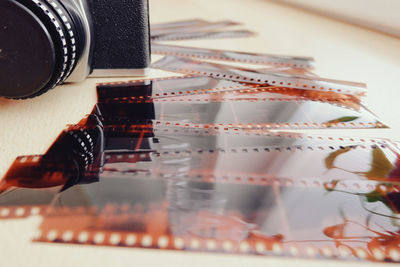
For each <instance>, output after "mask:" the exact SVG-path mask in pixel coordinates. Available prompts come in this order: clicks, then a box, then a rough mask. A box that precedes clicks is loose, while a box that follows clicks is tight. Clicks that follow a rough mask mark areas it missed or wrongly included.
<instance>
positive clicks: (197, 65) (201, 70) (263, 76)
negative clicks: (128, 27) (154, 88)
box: [152, 56, 366, 95]
mask: <svg viewBox="0 0 400 267" xmlns="http://www.w3.org/2000/svg"><path fill="white" fill-rule="evenodd" d="M152 67H154V68H158V69H162V70H167V71H172V72H180V73H186V74H195V75H200V76H211V77H214V78H219V79H227V80H233V81H238V82H247V83H254V84H268V85H272V86H282V87H288V88H295V89H305V90H316V91H324V92H337V93H341V94H349V95H364V94H365V93H366V89H365V84H361V83H353V82H345V81H337V80H330V79H322V78H318V77H309V76H305V75H290V74H288V73H282V72H268V71H267V70H262V71H261V72H258V71H257V70H255V69H254V70H251V69H241V68H237V67H233V66H229V65H222V64H215V63H210V62H204V61H203V62H202V61H195V60H191V59H186V58H179V57H173V56H166V57H164V58H162V59H161V60H159V61H157V62H155V63H154V64H153V65H152Z"/></svg>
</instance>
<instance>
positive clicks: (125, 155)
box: [0, 76, 400, 262]
mask: <svg viewBox="0 0 400 267" xmlns="http://www.w3.org/2000/svg"><path fill="white" fill-rule="evenodd" d="M221 82H222V84H221ZM178 84H179V85H178ZM243 87H245V88H243ZM204 91H205V92H208V94H204ZM179 92H182V94H180V93H179ZM309 92H314V94H316V95H314V94H309ZM316 96H318V97H319V98H320V99H319V100H318V101H316V99H317V98H315V99H313V101H312V100H311V99H312V98H313V97H316ZM273 99H280V100H279V101H277V102H278V103H291V102H292V101H294V103H297V101H298V100H299V99H301V100H302V101H303V100H304V101H310V102H312V103H321V104H327V105H332V106H335V107H339V106H338V105H339V104H338V103H339V102H340V101H338V100H340V99H341V101H343V103H345V102H346V101H347V102H349V103H353V104H352V105H354V106H351V107H350V106H349V107H340V108H343V109H345V110H353V111H354V110H355V109H357V108H358V109H360V107H359V103H358V102H357V101H358V100H359V99H358V98H357V97H355V96H353V95H342V94H338V93H333V92H317V91H308V90H298V89H290V88H274V87H272V88H268V86H260V87H252V88H249V87H248V85H247V84H244V83H235V82H232V81H224V80H218V79H214V78H210V77H194V76H190V77H180V78H178V77H174V78H170V79H156V80H141V81H137V82H127V83H114V84H101V85H99V87H98V102H99V103H98V104H97V105H96V107H95V108H94V109H93V112H92V114H90V115H88V116H87V117H86V118H84V119H82V120H81V122H79V124H77V125H70V126H68V128H67V129H65V130H64V131H63V132H62V133H61V134H60V136H59V137H58V138H57V140H56V141H55V142H54V144H53V145H52V146H51V147H50V148H49V149H48V151H47V152H46V154H45V155H32V156H21V157H18V158H17V159H16V161H15V162H14V164H13V165H12V166H11V168H10V170H9V171H8V172H7V174H6V176H5V178H4V179H3V180H2V183H1V188H0V189H1V193H0V218H3V219H4V218H24V217H27V216H30V215H41V216H43V218H44V220H43V223H42V225H41V226H40V231H41V234H40V235H39V236H38V237H37V238H36V239H35V240H36V241H39V242H54V243H66V244H84V245H107V246H126V247H141V248H158V249H171V250H187V251H204V252H207V251H208V252H220V253H238V254H249V255H265V256H268V255H281V256H287V257H309V258H332V259H333V258H334V259H343V260H354V259H358V260H368V261H391V262H398V261H399V260H400V259H399V256H400V251H399V245H398V244H399V242H398V240H399V235H398V232H399V230H398V229H399V215H398V214H399V209H398V206H399V203H398V194H399V193H398V192H399V186H398V183H399V181H400V173H399V168H400V165H399V158H400V153H399V150H398V147H397V146H396V145H395V144H394V143H392V142H391V141H390V140H385V139H357V138H332V137H318V136H309V135H302V134H293V133H279V132H278V133H272V132H267V131H265V130H263V129H258V130H257V129H249V128H247V127H236V128H235V127H221V126H215V127H196V125H194V126H193V127H190V125H189V126H186V125H185V124H186V121H191V122H192V121H195V120H199V119H201V118H203V117H202V116H201V115H199V114H201V112H202V110H204V112H207V110H208V108H209V107H207V106H203V107H202V108H195V109H192V108H191V109H189V110H195V112H192V113H190V112H188V111H182V110H179V112H178V113H179V114H181V116H187V117H185V118H184V119H183V120H182V119H179V120H177V121H179V123H178V124H177V123H171V122H170V121H167V120H165V123H157V120H155V118H160V117H158V116H160V115H161V114H162V116H163V117H165V116H172V114H175V113H171V112H170V111H169V110H168V108H170V107H168V106H169V105H170V104H179V105H184V106H187V107H189V106H190V105H191V106H193V107H196V106H195V105H194V104H196V103H198V104H209V103H218V104H220V105H222V106H224V105H226V103H235V102H237V103H242V101H245V102H246V101H248V102H249V103H252V106H251V108H252V110H257V109H256V106H257V105H256V104H255V103H257V102H263V103H264V104H263V105H261V106H265V103H266V101H267V102H268V101H269V100H270V101H271V102H274V101H275V100H273ZM335 101H337V102H335ZM224 103H225V104H224ZM233 105H235V104H233ZM161 107H162V108H161ZM166 107H167V109H165V108H166ZM220 108H221V107H218V109H220ZM286 108H287V107H286ZM286 108H285V109H286ZM222 109H223V108H222ZM246 109H247V108H246ZM161 110H163V111H161ZM172 110H173V109H172ZM231 110H232V109H231ZM177 111H178V110H177ZM235 111H236V113H237V114H239V115H240V114H245V112H244V111H245V110H243V109H242V108H240V107H236V109H235ZM261 113H262V114H264V113H265V112H264V110H263V112H261ZM274 113H275V114H276V112H274ZM183 114H185V115H183ZM210 114H211V113H209V115H210ZM213 114H214V115H215V114H218V113H213ZM224 116H225V115H224ZM224 116H223V118H224V119H226V118H227V117H224ZM254 116H257V115H255V114H252V116H249V117H251V118H252V117H254ZM173 117H175V118H176V115H173ZM245 119H246V120H247V117H246V118H243V120H245ZM342 120H343V119H342ZM212 121H213V122H215V121H216V118H213V119H212ZM335 123H336V122H335ZM338 123H341V122H340V121H338ZM182 126H183V127H182ZM310 164H312V165H313V168H307V167H306V166H309V165H310ZM360 200H361V201H360ZM309 210H313V211H317V212H315V213H313V216H309V214H308V213H307V212H308V211H309ZM305 214H307V216H305Z"/></svg>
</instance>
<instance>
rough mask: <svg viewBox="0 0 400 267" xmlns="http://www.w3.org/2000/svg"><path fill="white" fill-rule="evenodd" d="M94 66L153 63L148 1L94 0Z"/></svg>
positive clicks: (126, 66) (138, 66)
mask: <svg viewBox="0 0 400 267" xmlns="http://www.w3.org/2000/svg"><path fill="white" fill-rule="evenodd" d="M90 4H91V6H90V8H91V12H92V17H93V22H94V38H93V39H94V55H93V63H92V67H93V68H94V69H143V68H146V67H148V66H149V65H150V39H149V38H150V28H149V9H148V0H112V1H110V0H91V3H90Z"/></svg>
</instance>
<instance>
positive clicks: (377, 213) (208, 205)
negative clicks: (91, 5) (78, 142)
mask: <svg viewBox="0 0 400 267" xmlns="http://www.w3.org/2000/svg"><path fill="white" fill-rule="evenodd" d="M79 187H80V188H79V190H78V189H76V190H75V191H66V192H63V193H62V194H61V195H60V196H59V199H60V201H59V203H62V205H54V206H53V207H52V210H51V211H50V212H48V213H47V214H46V215H45V216H44V221H43V223H42V225H41V235H40V236H39V237H38V238H37V239H36V241H40V242H56V243H73V244H81V245H102V246H104V245H107V246H126V247H141V248H153V249H154V248H158V249H171V250H185V251H187V250H188V251H204V252H206V251H208V252H220V253H239V254H251V255H264V256H269V255H280V256H286V257H309V258H321V257H322V258H331V259H342V260H354V259H358V260H368V261H391V262H398V261H399V260H400V259H399V254H398V253H399V247H398V243H396V241H395V240H398V238H399V234H398V220H399V218H398V217H397V215H396V214H397V213H398V210H397V206H396V205H397V204H396V205H393V206H390V207H391V208H388V206H386V204H383V202H382V201H376V202H370V200H371V199H372V195H369V194H364V195H360V194H357V193H354V194H352V193H347V192H341V191H327V190H326V189H324V188H309V187H293V186H292V187H286V186H280V185H270V186H267V187H263V188H262V189H261V188H259V187H258V186H255V185H228V184H224V185H219V186H212V185H208V184H204V183H196V182H167V181H160V180H152V181H151V180H146V179H136V180H126V179H104V180H102V181H101V182H100V183H98V184H96V189H93V187H88V186H87V185H81V186H79ZM116 188H118V189H119V190H116ZM144 189H146V192H143V190H144ZM104 193H106V194H107V195H109V196H110V195H112V196H114V197H113V199H114V200H115V199H116V201H114V202H113V203H111V202H107V201H105V200H104V199H103V198H102V197H101V196H100V194H104ZM398 193H399V192H398V191H393V192H391V193H390V194H388V195H386V196H385V197H386V198H387V199H393V198H395V195H397V194H398ZM79 194H84V195H85V197H86V198H87V200H86V202H85V203H84V204H83V205H77V202H76V199H79ZM316 198H318V199H319V201H318V202H316V201H315V199H316ZM360 198H361V201H360ZM88 203H90V205H88ZM309 210H313V211H315V212H313V214H310V213H309ZM372 211H373V213H371V212H372ZM66 218H69V220H66ZM72 219H73V220H74V221H75V222H76V223H74V224H71V223H68V222H69V221H71V220H72Z"/></svg>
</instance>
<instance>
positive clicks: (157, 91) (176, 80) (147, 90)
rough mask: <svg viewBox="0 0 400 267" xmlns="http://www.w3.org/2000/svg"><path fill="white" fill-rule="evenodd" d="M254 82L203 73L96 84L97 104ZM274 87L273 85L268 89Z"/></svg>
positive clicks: (243, 87)
mask: <svg viewBox="0 0 400 267" xmlns="http://www.w3.org/2000/svg"><path fill="white" fill-rule="evenodd" d="M255 87H258V86H257V85H252V84H245V83H238V82H234V81H228V80H221V79H215V78H212V77H204V76H181V77H167V78H158V79H144V80H133V81H128V82H112V83H101V84H98V85H97V97H98V102H99V103H104V102H106V103H107V102H122V101H133V102H134V101H143V100H148V99H153V98H163V97H176V96H186V95H195V94H207V93H215V92H223V91H232V90H248V89H253V88H255ZM271 90H273V88H271Z"/></svg>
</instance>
